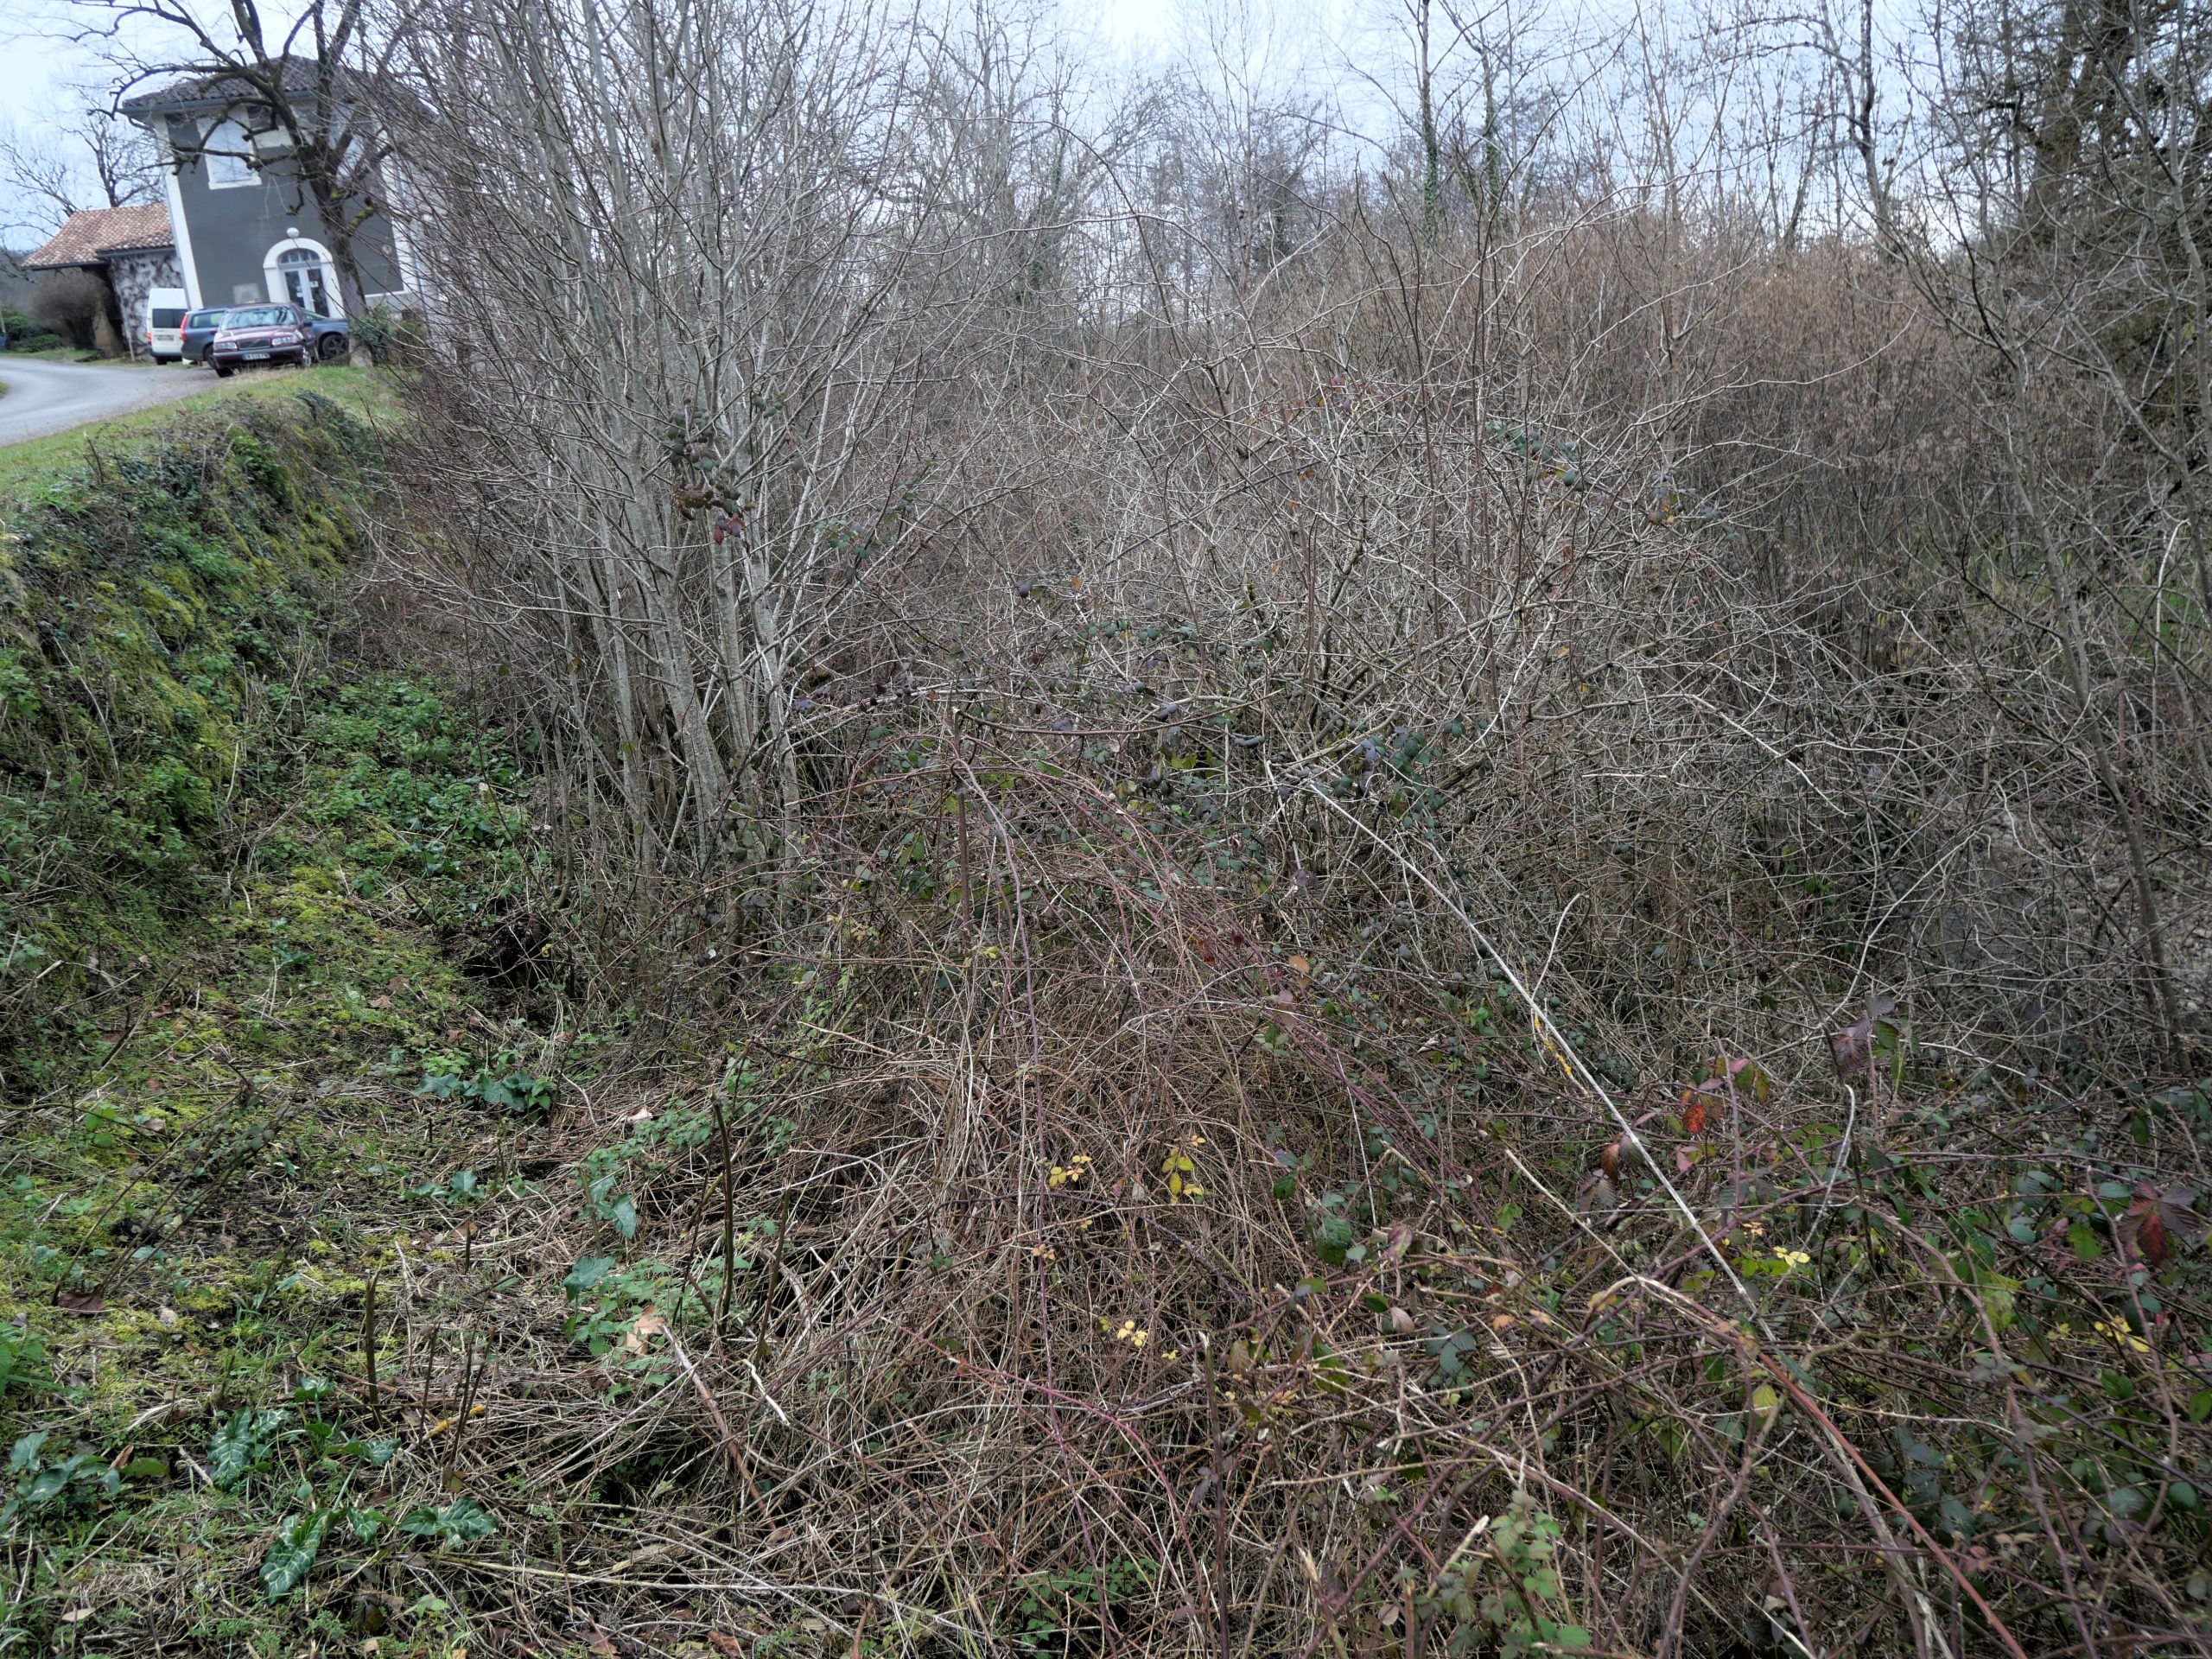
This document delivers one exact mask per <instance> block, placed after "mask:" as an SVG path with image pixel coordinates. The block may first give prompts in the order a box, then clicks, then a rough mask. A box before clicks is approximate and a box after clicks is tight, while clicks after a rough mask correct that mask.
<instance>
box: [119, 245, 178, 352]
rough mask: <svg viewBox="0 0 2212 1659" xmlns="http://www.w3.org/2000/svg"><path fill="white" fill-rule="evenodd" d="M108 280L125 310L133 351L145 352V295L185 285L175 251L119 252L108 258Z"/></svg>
mask: <svg viewBox="0 0 2212 1659" xmlns="http://www.w3.org/2000/svg"><path fill="white" fill-rule="evenodd" d="M107 274H108V281H109V282H110V283H111V284H112V285H113V286H114V289H115V299H116V303H117V305H118V307H119V308H121V309H122V312H123V337H124V340H126V341H127V342H128V343H129V345H130V355H131V356H133V357H143V356H145V354H146V296H147V295H149V294H150V293H151V292H153V290H154V289H157V288H182V287H183V286H184V270H183V268H182V267H181V265H179V264H177V257H176V251H175V249H174V248H164V249H162V250H161V251H157V252H152V253H119V254H117V255H115V256H114V257H112V258H111V259H110V260H109V261H108V262H107Z"/></svg>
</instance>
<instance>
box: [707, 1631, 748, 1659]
mask: <svg viewBox="0 0 2212 1659" xmlns="http://www.w3.org/2000/svg"><path fill="white" fill-rule="evenodd" d="M707 1642H708V1643H709V1646H711V1647H712V1648H713V1649H714V1650H715V1652H716V1653H726V1654H728V1655H730V1656H731V1659H743V1656H744V1654H745V1652H746V1646H745V1643H742V1642H741V1641H739V1640H738V1639H737V1637H734V1636H725V1635H723V1634H722V1633H721V1631H720V1630H709V1631H708V1632H707Z"/></svg>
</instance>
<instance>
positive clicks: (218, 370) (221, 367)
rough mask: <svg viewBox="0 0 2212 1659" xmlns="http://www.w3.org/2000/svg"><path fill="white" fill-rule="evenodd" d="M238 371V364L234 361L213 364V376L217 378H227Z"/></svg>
mask: <svg viewBox="0 0 2212 1659" xmlns="http://www.w3.org/2000/svg"><path fill="white" fill-rule="evenodd" d="M237 372H238V365H237V364H235V363H218V364H217V365H215V378H217V379H218V380H227V379H229V378H231V377H232V375H234V374H236V373H237Z"/></svg>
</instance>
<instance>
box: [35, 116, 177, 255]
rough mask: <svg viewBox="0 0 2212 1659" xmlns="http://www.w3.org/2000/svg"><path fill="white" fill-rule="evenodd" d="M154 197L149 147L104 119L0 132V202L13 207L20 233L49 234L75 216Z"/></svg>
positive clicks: (156, 167)
mask: <svg viewBox="0 0 2212 1659" xmlns="http://www.w3.org/2000/svg"><path fill="white" fill-rule="evenodd" d="M160 194H161V173H160V161H159V158H158V157H157V156H156V155H155V154H154V147H153V144H152V143H151V142H150V141H149V139H148V138H147V137H146V136H145V134H144V133H143V132H141V131H140V130H138V129H137V128H136V127H135V126H133V125H132V124H130V122H128V121H124V120H121V119H119V118H117V117H115V116H114V115H112V114H111V113H109V112H107V111H104V110H100V109H94V108H89V107H87V108H81V109H79V111H77V112H76V113H75V114H74V115H73V116H72V117H71V118H67V119H65V120H61V121H59V122H54V123H50V124H43V125H42V126H41V128H39V129H36V130H33V129H29V128H26V127H25V126H23V125H22V124H20V123H14V122H11V123H10V124H8V125H7V126H5V127H4V128H0V195H4V196H5V197H6V198H7V199H8V200H10V201H12V202H13V203H14V204H15V206H14V212H15V213H16V215H17V216H18V218H19V219H20V221H21V224H20V226H19V227H20V228H24V229H29V230H35V231H41V232H45V231H51V230H52V229H53V228H54V226H56V225H59V224H60V222H61V220H63V219H67V218H68V216H69V215H70V214H72V213H76V212H78V211H79V209H82V208H86V207H123V206H124V205H126V204H127V203H130V202H137V201H151V200H155V199H156V197H157V196H159V195H160ZM19 227H18V226H11V227H10V228H19Z"/></svg>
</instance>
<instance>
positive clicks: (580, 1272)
mask: <svg viewBox="0 0 2212 1659" xmlns="http://www.w3.org/2000/svg"><path fill="white" fill-rule="evenodd" d="M613 1266H614V1258H613V1256H611V1255H588V1256H586V1257H584V1259H583V1260H582V1261H581V1262H577V1263H576V1265H575V1267H573V1268H569V1276H568V1277H567V1278H565V1279H563V1281H561V1288H562V1289H563V1290H565V1291H567V1292H568V1293H569V1294H570V1295H571V1296H581V1295H582V1294H584V1292H586V1291H588V1290H589V1289H591V1288H592V1287H594V1286H595V1285H597V1284H598V1283H599V1281H601V1280H602V1279H604V1278H606V1277H607V1274H608V1273H609V1272H610V1271H611V1270H612V1269H613Z"/></svg>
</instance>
